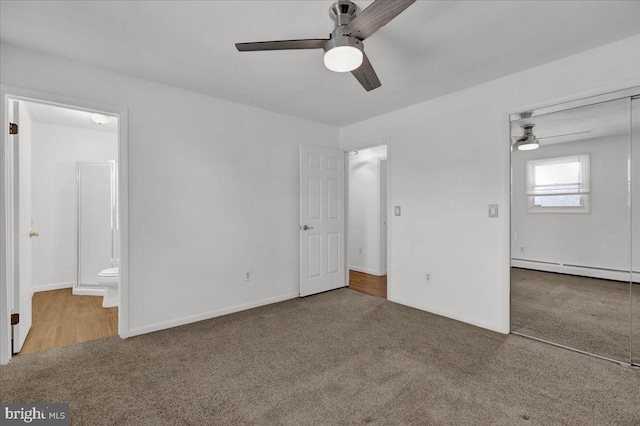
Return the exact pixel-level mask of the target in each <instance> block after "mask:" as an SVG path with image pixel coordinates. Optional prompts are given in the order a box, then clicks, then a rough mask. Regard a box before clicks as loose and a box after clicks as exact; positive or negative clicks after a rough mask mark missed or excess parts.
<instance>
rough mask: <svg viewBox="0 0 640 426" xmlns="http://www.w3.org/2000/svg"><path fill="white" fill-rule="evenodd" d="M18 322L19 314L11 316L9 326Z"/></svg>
mask: <svg viewBox="0 0 640 426" xmlns="http://www.w3.org/2000/svg"><path fill="white" fill-rule="evenodd" d="M19 322H20V314H11V325H16V324H17V323H19Z"/></svg>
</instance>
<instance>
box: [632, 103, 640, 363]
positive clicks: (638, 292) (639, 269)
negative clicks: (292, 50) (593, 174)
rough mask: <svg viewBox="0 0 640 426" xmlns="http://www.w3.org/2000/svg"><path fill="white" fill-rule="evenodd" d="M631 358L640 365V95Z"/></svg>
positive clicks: (635, 135) (635, 134) (637, 106)
mask: <svg viewBox="0 0 640 426" xmlns="http://www.w3.org/2000/svg"><path fill="white" fill-rule="evenodd" d="M631 195H632V196H631V206H632V207H631V211H632V215H631V216H632V222H631V235H632V238H631V241H632V247H631V253H632V257H631V259H632V260H631V262H632V266H633V268H632V269H633V280H632V284H631V330H632V333H631V360H632V363H633V364H635V365H638V366H640V97H634V98H633V99H632V101H631Z"/></svg>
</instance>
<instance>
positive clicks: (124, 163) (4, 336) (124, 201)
mask: <svg viewBox="0 0 640 426" xmlns="http://www.w3.org/2000/svg"><path fill="white" fill-rule="evenodd" d="M11 101H29V102H34V103H40V104H45V105H54V106H61V107H67V108H73V109H76V110H82V111H88V112H99V113H103V114H105V115H111V116H116V117H118V164H117V173H118V213H119V215H120V306H119V308H118V335H119V336H120V337H121V338H123V339H125V338H127V337H129V139H128V109H127V108H125V107H120V106H114V105H107V104H103V103H99V102H94V101H90V100H84V99H75V98H70V97H67V96H61V95H56V94H52V93H46V92H40V91H35V90H30V89H25V88H20V87H13V86H8V85H4V84H2V85H0V129H3V130H2V133H1V136H0V164H1V165H2V172H0V188H1V189H2V196H0V241H1V242H2V243H1V244H0V365H2V364H8V363H9V361H10V360H11V356H12V352H11V321H10V318H9V317H10V306H11V303H12V301H11V300H10V298H9V295H10V294H12V287H11V286H13V284H14V279H13V278H14V273H15V268H16V265H17V262H18V258H17V252H16V250H15V248H16V238H17V236H16V235H14V231H13V230H14V226H15V220H17V218H16V217H14V212H15V211H16V208H17V201H16V200H15V199H14V194H15V191H16V188H15V186H14V185H15V181H14V174H13V168H12V167H7V166H8V165H9V164H11V163H12V162H13V161H14V160H15V157H14V155H13V154H14V153H13V151H12V150H11V146H10V142H11V139H10V138H11V136H10V135H9V132H8V128H9V122H8V118H9V115H8V114H9V105H10V102H11Z"/></svg>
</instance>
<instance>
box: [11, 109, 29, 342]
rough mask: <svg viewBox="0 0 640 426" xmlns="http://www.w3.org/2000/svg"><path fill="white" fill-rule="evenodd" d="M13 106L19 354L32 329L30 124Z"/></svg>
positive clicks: (16, 329) (16, 332)
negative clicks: (16, 125)
mask: <svg viewBox="0 0 640 426" xmlns="http://www.w3.org/2000/svg"><path fill="white" fill-rule="evenodd" d="M12 103H13V105H12V106H13V120H14V123H16V124H18V129H19V133H18V134H17V135H14V136H13V137H14V147H15V148H16V149H15V151H14V155H15V157H14V161H15V162H14V164H15V165H16V166H17V167H16V168H15V169H14V173H15V174H14V176H15V178H16V181H15V182H14V185H15V188H16V191H17V194H16V198H15V200H17V201H18V203H17V215H16V217H17V220H16V223H15V226H16V228H17V229H16V233H15V235H17V239H16V245H17V246H16V247H15V253H16V254H17V258H16V261H17V267H16V271H17V275H16V277H15V280H14V286H15V287H14V293H13V294H14V298H15V299H14V309H13V313H18V314H20V322H19V323H18V324H16V325H15V328H14V335H13V351H14V352H16V353H17V352H20V350H21V349H22V345H23V344H24V341H25V339H26V338H27V334H28V333H29V330H30V329H31V298H32V297H33V292H32V282H31V238H32V237H31V235H30V233H31V231H32V229H31V123H30V122H29V120H27V118H28V117H27V113H26V110H25V107H24V105H20V103H19V102H17V101H12ZM21 115H22V116H23V118H24V119H22V120H21V119H20V116H21Z"/></svg>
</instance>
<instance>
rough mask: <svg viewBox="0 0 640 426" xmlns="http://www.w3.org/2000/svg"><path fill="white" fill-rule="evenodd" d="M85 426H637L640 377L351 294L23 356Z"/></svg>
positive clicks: (39, 381) (5, 385)
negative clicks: (562, 425) (273, 425)
mask: <svg viewBox="0 0 640 426" xmlns="http://www.w3.org/2000/svg"><path fill="white" fill-rule="evenodd" d="M0 400H1V401H4V402H7V401H18V402H21V401H38V402H49V401H69V402H70V403H71V411H72V424H74V425H241V424H249V425H267V424H286V425H312V424H313V425H315V424H326V425H331V424H335V425H343V424H381V425H389V424H417V425H429V424H456V425H486V424H499V425H533V424H537V425H540V424H544V425H548V424H575V425H588V424H592V425H607V424H620V425H634V424H635V425H638V424H640V371H639V370H634V369H631V368H626V367H622V366H619V365H617V364H615V363H612V362H607V361H603V360H599V359H595V358H592V357H588V356H586V355H581V354H578V353H575V352H570V351H567V350H563V349H559V348H556V347H552V346H550V345H545V344H542V343H538V342H535V341H532V340H530V339H526V338H522V337H518V336H513V335H511V336H506V335H502V334H498V333H493V332H490V331H487V330H483V329H480V328H477V327H473V326H470V325H466V324H463V323H460V322H457V321H453V320H449V319H446V318H443V317H439V316H436V315H431V314H428V313H425V312H422V311H418V310H415V309H411V308H408V307H405V306H401V305H398V304H395V303H392V302H389V301H387V300H384V299H381V298H378V297H372V296H368V295H365V294H361V293H358V292H355V291H352V290H348V289H341V290H336V291H332V292H328V293H324V294H320V295H316V296H311V297H308V298H305V299H295V300H291V301H287V302H282V303H278V304H275V305H270V306H265V307H261V308H257V309H252V310H249V311H245V312H241V313H237V314H233V315H228V316H224V317H220V318H216V319H212V320H208V321H202V322H199V323H195V324H190V325H187V326H183V327H179V328H174V329H170V330H165V331H161V332H157V333H153V334H149V335H144V336H139V337H134V338H130V339H127V340H120V339H119V338H117V337H113V338H108V339H103V340H96V341H92V342H86V343H81V344H77V345H74V346H68V347H64V348H58V349H53V350H50V351H46V352H40V353H33V354H27V355H24V356H18V357H16V358H15V359H14V361H13V362H12V363H11V364H10V365H8V366H2V367H0Z"/></svg>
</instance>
